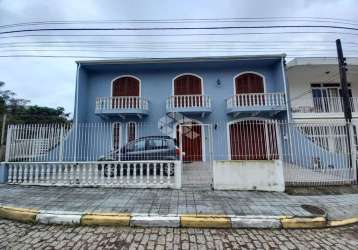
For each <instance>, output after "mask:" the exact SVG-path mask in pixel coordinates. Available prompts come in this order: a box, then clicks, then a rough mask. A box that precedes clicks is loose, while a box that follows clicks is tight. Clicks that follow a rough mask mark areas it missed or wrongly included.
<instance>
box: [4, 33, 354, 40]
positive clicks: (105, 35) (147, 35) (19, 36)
mask: <svg viewBox="0 0 358 250" xmlns="http://www.w3.org/2000/svg"><path fill="white" fill-rule="evenodd" d="M283 34H315V35H316V34H326V35H328V34H331V35H340V36H342V35H349V36H358V33H349V32H338V31H275V32H240V33H178V34H167V33H165V34H78V33H76V34H25V35H14V36H2V35H1V34H0V39H8V38H24V37H185V36H189V37H190V36H243V35H270V36H271V35H283Z"/></svg>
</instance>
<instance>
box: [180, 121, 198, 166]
mask: <svg viewBox="0 0 358 250" xmlns="http://www.w3.org/2000/svg"><path fill="white" fill-rule="evenodd" d="M180 127H181V128H179V125H178V126H177V140H179V141H178V142H179V143H181V149H182V151H183V153H184V154H183V161H202V160H203V148H202V147H203V145H202V144H203V143H202V128H201V125H200V124H197V123H195V122H190V123H185V124H182V125H180ZM180 129H181V133H182V136H181V138H180V137H179V134H180V131H179V130H180Z"/></svg>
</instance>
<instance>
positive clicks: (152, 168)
mask: <svg viewBox="0 0 358 250" xmlns="http://www.w3.org/2000/svg"><path fill="white" fill-rule="evenodd" d="M8 183H10V184H22V185H46V186H48V185H55V186H56V185H57V186H110V187H135V188H141V187H145V188H180V187H181V162H180V161H165V162H164V161H154V162H149V161H148V162H143V161H140V162H78V163H74V162H31V163H30V162H22V163H17V162H12V163H8Z"/></svg>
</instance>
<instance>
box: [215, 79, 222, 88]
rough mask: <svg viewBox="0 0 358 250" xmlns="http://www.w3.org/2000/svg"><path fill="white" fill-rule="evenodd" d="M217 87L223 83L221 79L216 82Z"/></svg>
mask: <svg viewBox="0 0 358 250" xmlns="http://www.w3.org/2000/svg"><path fill="white" fill-rule="evenodd" d="M216 85H217V86H221V81H220V79H219V78H218V79H217V80H216Z"/></svg>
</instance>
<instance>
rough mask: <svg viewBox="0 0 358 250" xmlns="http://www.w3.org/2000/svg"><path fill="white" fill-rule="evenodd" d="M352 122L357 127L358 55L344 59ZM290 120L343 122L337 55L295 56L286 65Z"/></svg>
mask: <svg viewBox="0 0 358 250" xmlns="http://www.w3.org/2000/svg"><path fill="white" fill-rule="evenodd" d="M347 64H348V72H347V79H348V84H349V89H350V95H351V107H352V111H353V113H352V116H353V119H352V123H353V124H355V125H356V126H358V58H347ZM287 77H288V83H289V84H288V85H289V95H290V102H291V107H292V119H293V120H294V121H297V122H300V121H302V122H308V121H317V120H318V121H321V122H323V123H324V122H330V121H340V120H341V121H344V114H343V108H342V107H343V106H342V104H343V102H342V98H341V90H340V89H341V87H340V75H339V70H338V60H337V58H332V57H331V58H296V59H294V60H292V61H290V62H289V63H288V64H287Z"/></svg>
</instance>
